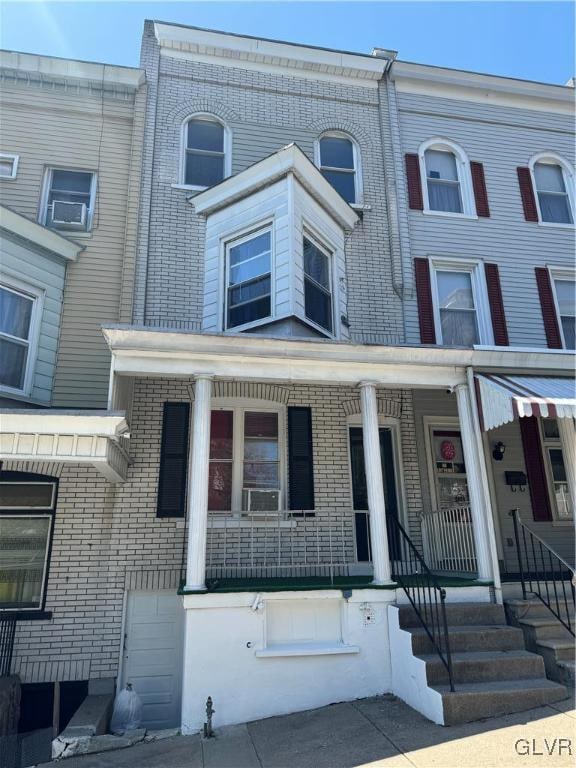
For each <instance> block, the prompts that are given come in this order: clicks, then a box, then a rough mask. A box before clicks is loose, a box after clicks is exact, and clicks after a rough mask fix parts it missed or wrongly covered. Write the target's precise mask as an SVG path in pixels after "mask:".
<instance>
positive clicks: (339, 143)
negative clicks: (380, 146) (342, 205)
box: [317, 133, 360, 204]
mask: <svg viewBox="0 0 576 768" xmlns="http://www.w3.org/2000/svg"><path fill="white" fill-rule="evenodd" d="M317 151H318V155H319V157H318V158H317V165H318V166H319V168H320V171H321V172H322V175H323V176H324V178H325V179H326V180H327V181H329V182H330V184H332V186H333V187H334V189H335V190H336V191H337V192H338V193H339V194H340V195H341V196H342V197H343V198H344V200H346V202H347V203H352V204H354V203H359V202H360V178H359V172H360V169H359V163H358V154H359V153H358V149H357V147H356V145H355V144H354V143H353V142H352V140H351V139H350V138H348V137H347V136H345V135H343V134H338V133H330V134H325V135H324V136H322V137H321V138H320V141H319V142H318V150H317Z"/></svg>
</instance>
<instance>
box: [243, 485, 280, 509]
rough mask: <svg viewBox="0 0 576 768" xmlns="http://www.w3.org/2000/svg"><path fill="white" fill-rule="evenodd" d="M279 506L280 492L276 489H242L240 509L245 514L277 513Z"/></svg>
mask: <svg viewBox="0 0 576 768" xmlns="http://www.w3.org/2000/svg"><path fill="white" fill-rule="evenodd" d="M279 506H280V491H279V490H278V489H274V490H272V489H266V490H263V489H261V488H243V489H242V507H243V509H245V510H246V511H247V512H277V511H278V509H279Z"/></svg>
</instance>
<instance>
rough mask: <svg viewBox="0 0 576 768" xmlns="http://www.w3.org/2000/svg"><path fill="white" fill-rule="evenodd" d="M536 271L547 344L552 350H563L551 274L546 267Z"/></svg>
mask: <svg viewBox="0 0 576 768" xmlns="http://www.w3.org/2000/svg"><path fill="white" fill-rule="evenodd" d="M534 271H535V272H536V285H537V286H538V295H539V296H540V307H541V308H542V319H543V320H544V331H545V332H546V343H547V344H548V347H549V348H550V349H562V337H561V335H560V326H559V325H558V318H557V316H556V304H555V303H554V294H553V292H552V283H551V282H550V273H549V272H548V270H547V269H546V267H536V268H535V269H534Z"/></svg>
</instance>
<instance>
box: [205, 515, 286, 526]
mask: <svg viewBox="0 0 576 768" xmlns="http://www.w3.org/2000/svg"><path fill="white" fill-rule="evenodd" d="M252 514H253V515H254V517H253V518H252V519H251V520H242V519H240V518H232V519H230V518H227V519H223V520H218V518H214V517H212V518H208V528H212V529H219V530H224V529H226V530H230V529H232V528H234V529H238V528H296V527H297V523H296V520H280V522H278V521H276V520H266V519H262V520H258V517H257V513H252ZM263 518H264V513H263Z"/></svg>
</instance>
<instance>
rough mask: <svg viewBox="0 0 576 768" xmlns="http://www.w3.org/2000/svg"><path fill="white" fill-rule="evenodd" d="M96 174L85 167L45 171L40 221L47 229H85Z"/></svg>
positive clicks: (90, 216)
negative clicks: (85, 169)
mask: <svg viewBox="0 0 576 768" xmlns="http://www.w3.org/2000/svg"><path fill="white" fill-rule="evenodd" d="M95 193H96V176H95V174H94V173H90V172H89V171H71V170H64V169H60V168H50V169H49V170H48V171H47V176H46V186H45V194H44V204H43V209H42V215H41V223H42V224H45V225H46V226H47V227H50V229H59V230H67V231H72V232H86V231H88V230H90V229H91V228H92V219H93V216H94V199H95Z"/></svg>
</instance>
